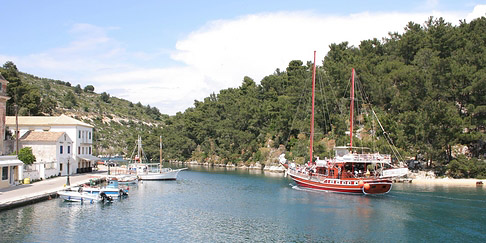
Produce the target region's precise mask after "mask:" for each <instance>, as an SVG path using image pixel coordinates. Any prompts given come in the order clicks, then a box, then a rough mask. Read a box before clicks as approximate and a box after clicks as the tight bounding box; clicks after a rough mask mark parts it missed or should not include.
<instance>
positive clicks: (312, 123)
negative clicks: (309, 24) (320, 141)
mask: <svg viewBox="0 0 486 243" xmlns="http://www.w3.org/2000/svg"><path fill="white" fill-rule="evenodd" d="M315 86H316V51H314V65H313V69H312V113H311V128H310V148H309V150H310V152H309V154H310V159H309V166H312V164H313V161H312V147H313V144H314V90H315Z"/></svg>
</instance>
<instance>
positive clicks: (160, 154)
mask: <svg viewBox="0 0 486 243" xmlns="http://www.w3.org/2000/svg"><path fill="white" fill-rule="evenodd" d="M159 138H160V152H159V162H160V171H162V136H160V137H159Z"/></svg>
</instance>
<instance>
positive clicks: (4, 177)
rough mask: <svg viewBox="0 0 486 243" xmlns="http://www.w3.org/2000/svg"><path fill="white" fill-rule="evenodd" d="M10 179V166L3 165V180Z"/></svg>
mask: <svg viewBox="0 0 486 243" xmlns="http://www.w3.org/2000/svg"><path fill="white" fill-rule="evenodd" d="M5 180H8V167H2V181H5Z"/></svg>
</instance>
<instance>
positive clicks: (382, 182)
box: [289, 174, 392, 194]
mask: <svg viewBox="0 0 486 243" xmlns="http://www.w3.org/2000/svg"><path fill="white" fill-rule="evenodd" d="M289 175H290V177H291V178H292V179H293V180H294V181H295V182H296V183H297V185H298V186H299V187H301V188H305V189H310V190H314V191H329V192H337V193H348V194H386V193H388V192H389V191H390V190H391V188H392V181H391V180H388V179H375V178H373V179H362V181H363V184H361V185H360V183H359V181H360V179H344V180H341V179H331V178H321V179H320V180H319V179H316V178H315V177H313V178H310V177H309V178H305V177H304V176H298V175H292V174H289ZM307 177H308V176H307ZM366 184H368V186H367V185H366Z"/></svg>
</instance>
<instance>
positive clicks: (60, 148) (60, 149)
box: [59, 145, 62, 154]
mask: <svg viewBox="0 0 486 243" xmlns="http://www.w3.org/2000/svg"><path fill="white" fill-rule="evenodd" d="M59 153H60V154H62V145H61V146H59Z"/></svg>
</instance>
